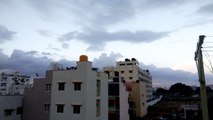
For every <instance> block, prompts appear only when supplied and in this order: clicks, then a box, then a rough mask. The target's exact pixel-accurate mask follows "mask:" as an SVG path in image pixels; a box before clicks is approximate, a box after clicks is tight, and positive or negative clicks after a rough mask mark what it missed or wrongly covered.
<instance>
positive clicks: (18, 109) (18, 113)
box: [16, 107, 22, 115]
mask: <svg viewBox="0 0 213 120" xmlns="http://www.w3.org/2000/svg"><path fill="white" fill-rule="evenodd" d="M16 114H17V115H20V114H22V107H17V111H16Z"/></svg>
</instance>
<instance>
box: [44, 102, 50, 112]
mask: <svg viewBox="0 0 213 120" xmlns="http://www.w3.org/2000/svg"><path fill="white" fill-rule="evenodd" d="M44 111H45V112H49V111H50V104H44Z"/></svg>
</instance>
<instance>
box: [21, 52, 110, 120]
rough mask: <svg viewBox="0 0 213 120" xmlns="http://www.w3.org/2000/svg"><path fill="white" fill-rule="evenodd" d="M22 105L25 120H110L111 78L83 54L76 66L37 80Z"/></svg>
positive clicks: (51, 72) (52, 72) (50, 73)
mask: <svg viewBox="0 0 213 120" xmlns="http://www.w3.org/2000/svg"><path fill="white" fill-rule="evenodd" d="M23 103H24V105H23V110H24V111H23V120H70V119H72V120H108V77H107V75H106V74H105V73H103V72H98V71H97V69H96V68H93V67H92V63H91V62H89V61H88V57H87V56H86V55H81V56H80V59H79V61H78V62H77V66H76V67H67V68H58V67H57V66H56V67H55V69H54V70H49V71H47V72H46V77H45V78H40V79H35V80H34V86H33V88H31V89H27V90H26V94H25V95H24V102H23Z"/></svg>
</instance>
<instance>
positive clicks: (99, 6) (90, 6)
mask: <svg viewBox="0 0 213 120" xmlns="http://www.w3.org/2000/svg"><path fill="white" fill-rule="evenodd" d="M29 3H30V4H31V5H32V6H33V7H34V8H35V9H36V10H37V11H39V13H40V14H41V15H42V17H45V18H53V17H52V16H54V17H55V18H57V17H56V16H60V15H61V14H64V13H68V15H70V17H72V18H73V19H74V18H75V19H76V21H81V22H82V23H85V22H86V23H88V24H90V23H91V24H96V25H97V24H99V25H105V24H111V23H115V22H118V21H121V20H122V19H127V18H129V17H131V16H133V15H134V6H133V5H132V2H131V1H130V0H114V1H113V2H112V1H109V0H98V1H94V0H83V1H74V0H60V1H58V0H51V1H44V0H29ZM46 16H48V17H46Z"/></svg>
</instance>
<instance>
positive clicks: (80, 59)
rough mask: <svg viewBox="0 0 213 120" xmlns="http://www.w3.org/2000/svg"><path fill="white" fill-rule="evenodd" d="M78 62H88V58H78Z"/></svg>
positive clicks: (84, 56)
mask: <svg viewBox="0 0 213 120" xmlns="http://www.w3.org/2000/svg"><path fill="white" fill-rule="evenodd" d="M79 61H80V62H86V61H88V57H87V56H86V55H81V56H80V57H79Z"/></svg>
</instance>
